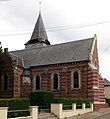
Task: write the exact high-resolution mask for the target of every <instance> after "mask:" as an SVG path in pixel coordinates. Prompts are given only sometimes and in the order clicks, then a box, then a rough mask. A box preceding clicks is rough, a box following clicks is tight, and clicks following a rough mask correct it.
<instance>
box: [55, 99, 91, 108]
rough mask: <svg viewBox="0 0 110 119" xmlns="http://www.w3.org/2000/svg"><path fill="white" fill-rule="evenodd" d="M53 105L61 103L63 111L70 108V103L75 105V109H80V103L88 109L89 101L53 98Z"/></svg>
mask: <svg viewBox="0 0 110 119" xmlns="http://www.w3.org/2000/svg"><path fill="white" fill-rule="evenodd" d="M53 102H54V103H63V108H64V109H70V108H72V103H76V105H77V109H80V108H82V103H85V104H86V107H90V101H89V100H88V99H73V98H55V99H54V100H53Z"/></svg>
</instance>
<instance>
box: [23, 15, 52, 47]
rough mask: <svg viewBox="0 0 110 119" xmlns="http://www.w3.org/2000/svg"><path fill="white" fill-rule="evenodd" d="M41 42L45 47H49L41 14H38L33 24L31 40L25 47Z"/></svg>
mask: <svg viewBox="0 0 110 119" xmlns="http://www.w3.org/2000/svg"><path fill="white" fill-rule="evenodd" d="M42 42H43V43H45V44H47V45H50V42H49V41H48V37H47V34H46V29H45V26H44V22H43V20H42V16H41V13H39V16H38V19H37V22H36V24H35V28H34V31H33V33H32V36H31V39H30V40H29V41H28V42H27V43H26V44H25V45H28V44H35V43H42Z"/></svg>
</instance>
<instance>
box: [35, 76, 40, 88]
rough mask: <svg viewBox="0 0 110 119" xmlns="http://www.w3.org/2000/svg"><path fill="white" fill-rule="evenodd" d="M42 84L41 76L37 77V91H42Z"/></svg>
mask: <svg viewBox="0 0 110 119" xmlns="http://www.w3.org/2000/svg"><path fill="white" fill-rule="evenodd" d="M40 86H41V82H40V76H39V75H37V76H36V90H40Z"/></svg>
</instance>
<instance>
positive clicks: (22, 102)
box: [0, 98, 29, 118]
mask: <svg viewBox="0 0 110 119" xmlns="http://www.w3.org/2000/svg"><path fill="white" fill-rule="evenodd" d="M0 107H9V110H27V109H29V99H28V98H21V99H20V98H9V99H0ZM26 115H29V112H22V111H21V112H15V113H8V117H9V118H11V117H18V116H26Z"/></svg>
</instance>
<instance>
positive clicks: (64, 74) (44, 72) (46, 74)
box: [31, 62, 88, 98]
mask: <svg viewBox="0 0 110 119" xmlns="http://www.w3.org/2000/svg"><path fill="white" fill-rule="evenodd" d="M87 66H88V65H87V62H80V63H75V64H64V65H63V64H62V65H52V66H45V67H33V68H32V69H31V73H32V77H33V82H32V86H33V89H34V83H35V82H34V80H35V76H36V75H40V77H41V89H42V90H49V91H51V84H52V74H54V73H58V74H59V78H60V90H53V92H54V96H55V97H62V98H66V97H70V98H73V97H74V98H82V97H83V98H87V78H88V77H87ZM74 71H79V72H80V85H81V87H80V89H72V88H71V80H72V79H71V75H72V73H73V72H74Z"/></svg>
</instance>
